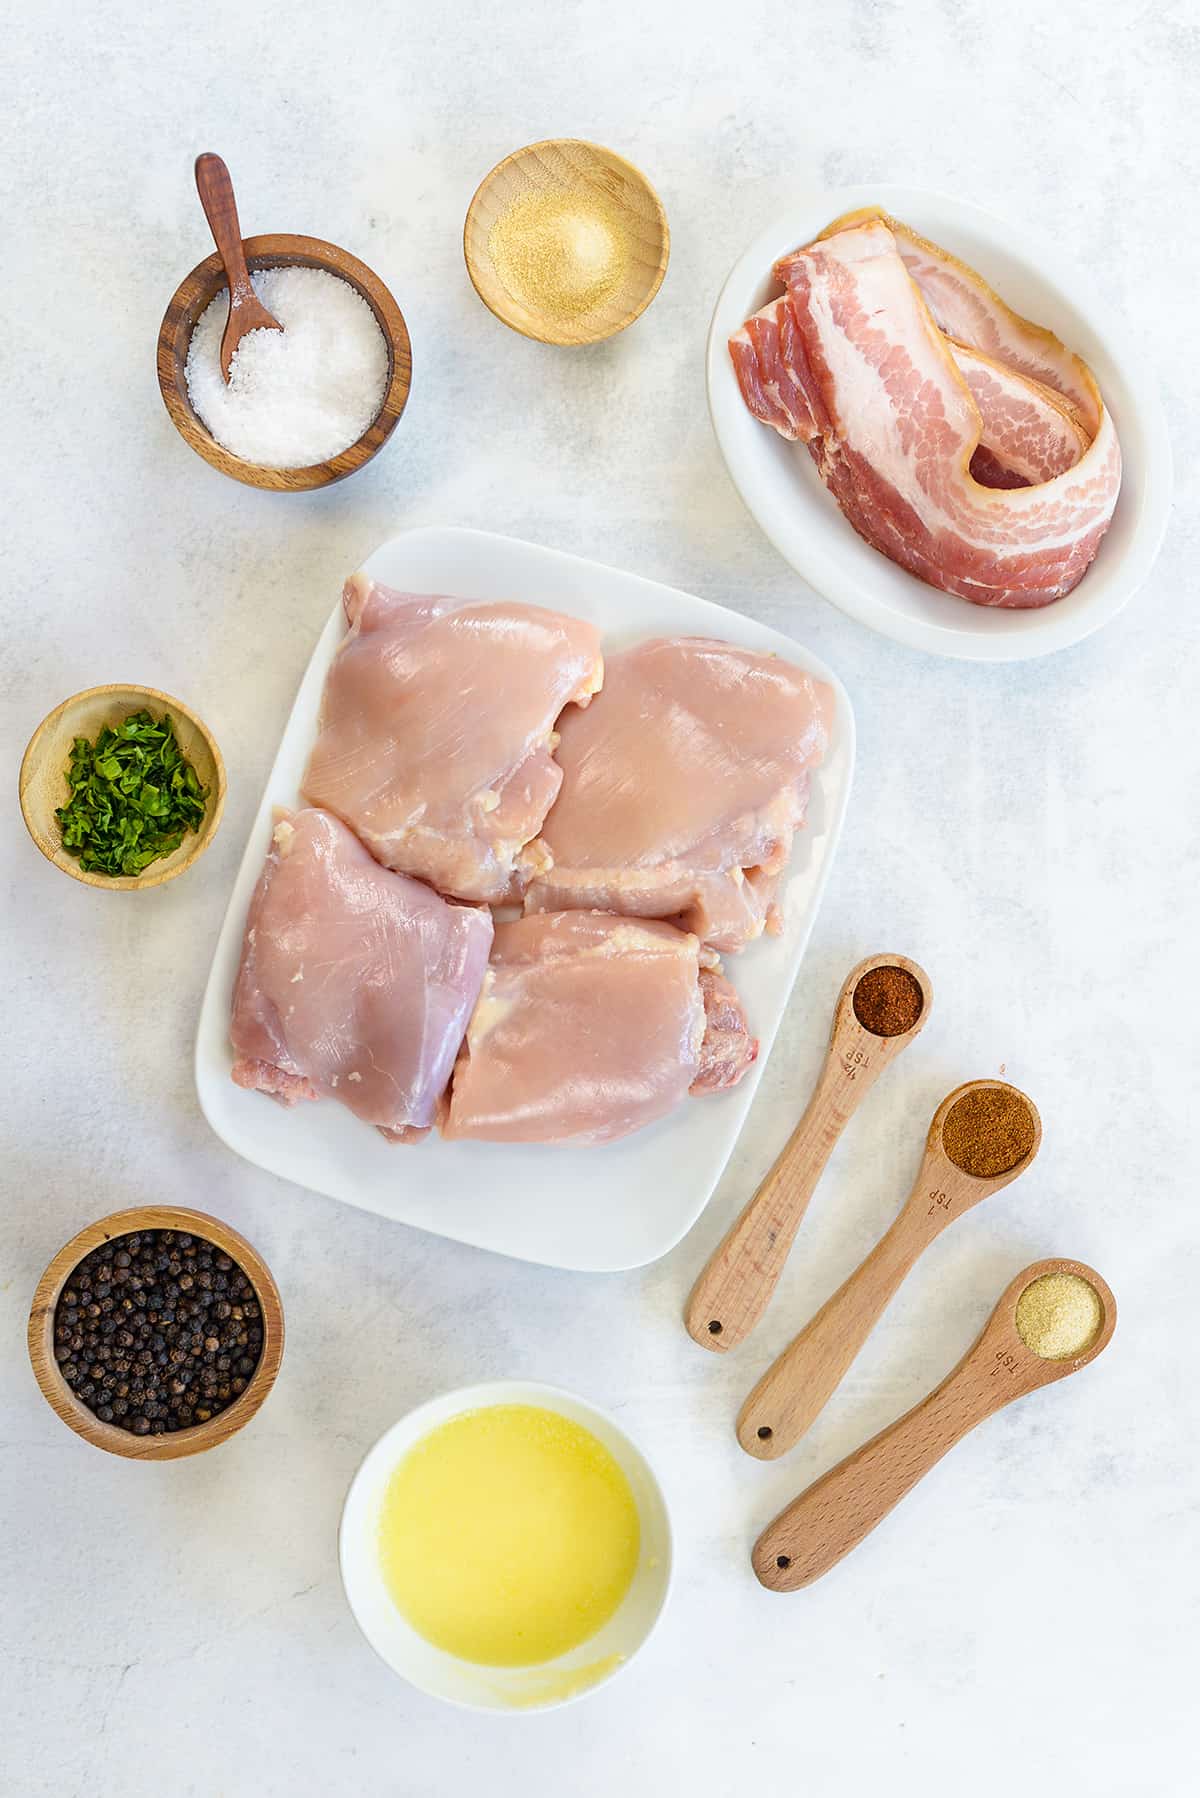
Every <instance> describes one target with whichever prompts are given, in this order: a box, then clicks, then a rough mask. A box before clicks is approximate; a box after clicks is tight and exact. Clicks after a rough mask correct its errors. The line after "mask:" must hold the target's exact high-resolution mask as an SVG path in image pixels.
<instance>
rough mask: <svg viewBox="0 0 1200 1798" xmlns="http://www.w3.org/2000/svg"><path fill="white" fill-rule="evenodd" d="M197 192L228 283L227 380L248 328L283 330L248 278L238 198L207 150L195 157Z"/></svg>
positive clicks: (224, 368) (224, 346) (218, 161)
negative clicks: (236, 351) (236, 198)
mask: <svg viewBox="0 0 1200 1798" xmlns="http://www.w3.org/2000/svg"><path fill="white" fill-rule="evenodd" d="M196 191H197V192H198V193H199V195H200V204H201V205H202V206H203V208H204V216H205V218H206V219H207V220H208V226H209V230H210V231H211V232H212V234H213V242H214V243H215V244H216V246H217V251H218V254H219V255H220V258H221V261H222V262H223V263H224V264H225V279H226V280H227V281H228V283H229V317H228V319H227V320H226V322H225V333H224V336H223V337H222V338H221V373H222V374H223V375H224V377H225V379H226V381H228V379H229V365H230V363H231V362H232V361H233V353H234V351H235V350H236V349H237V347H238V344H239V343H240V342H241V341H242V338H243V337H245V335H246V333H247V332H248V331H282V330H283V326H282V325H281V324H280V322H279V320H278V319H277V318H274V317H273V316H272V315H271V313H269V312H268V311H267V309H266V307H265V306H264V305H263V303H262V301H261V300H260V299H259V297H258V295H257V294H256V293H255V291H254V285H253V283H252V281H251V279H250V270H249V269H248V268H247V267H246V252H245V250H244V249H243V248H242V227H241V226H240V225H239V224H238V212H237V201H236V200H235V199H234V197H233V182H232V180H231V179H230V174H229V170H228V169H227V168H226V167H225V164H224V163H223V162H222V160H221V158H220V157H219V156H214V155H213V153H212V151H211V150H206V151H205V152H204V154H203V156H197V158H196Z"/></svg>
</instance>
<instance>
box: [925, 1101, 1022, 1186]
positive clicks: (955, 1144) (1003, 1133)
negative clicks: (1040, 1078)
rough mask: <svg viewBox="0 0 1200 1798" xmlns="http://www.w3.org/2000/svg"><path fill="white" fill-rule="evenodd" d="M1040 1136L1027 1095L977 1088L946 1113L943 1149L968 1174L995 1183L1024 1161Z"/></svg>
mask: <svg viewBox="0 0 1200 1798" xmlns="http://www.w3.org/2000/svg"><path fill="white" fill-rule="evenodd" d="M1036 1135H1037V1129H1036V1126H1035V1123H1034V1116H1033V1111H1032V1109H1031V1107H1030V1105H1029V1103H1028V1101H1027V1099H1026V1098H1025V1096H1024V1094H1023V1093H1019V1092H1017V1091H1016V1090H1015V1089H1014V1088H1013V1087H1011V1086H977V1087H974V1088H972V1090H971V1091H970V1092H966V1093H964V1094H963V1096H962V1098H961V1099H957V1100H956V1101H955V1103H954V1104H953V1105H952V1106H951V1107H950V1109H949V1111H948V1112H947V1113H946V1119H945V1122H944V1123H943V1125H942V1147H943V1148H944V1149H945V1151H946V1153H947V1155H948V1156H949V1157H950V1159H951V1161H952V1162H953V1163H954V1165H955V1167H958V1168H961V1169H962V1171H963V1173H964V1174H971V1175H973V1176H974V1178H975V1179H977V1180H992V1179H994V1178H995V1177H996V1175H997V1174H1007V1173H1008V1172H1009V1171H1010V1169H1012V1168H1014V1167H1017V1166H1019V1165H1020V1163H1021V1162H1022V1161H1024V1159H1025V1157H1026V1156H1027V1155H1028V1153H1029V1151H1030V1150H1031V1149H1032V1147H1033V1144H1034V1138H1035V1137H1036Z"/></svg>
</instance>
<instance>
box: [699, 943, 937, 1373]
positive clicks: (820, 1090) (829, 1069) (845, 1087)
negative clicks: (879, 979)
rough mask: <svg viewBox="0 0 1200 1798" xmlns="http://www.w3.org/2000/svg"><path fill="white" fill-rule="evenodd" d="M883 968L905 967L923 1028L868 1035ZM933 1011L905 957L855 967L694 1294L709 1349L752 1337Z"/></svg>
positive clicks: (922, 980) (919, 973)
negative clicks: (876, 1100)
mask: <svg viewBox="0 0 1200 1798" xmlns="http://www.w3.org/2000/svg"><path fill="white" fill-rule="evenodd" d="M875 968H899V969H901V971H902V972H903V973H904V974H905V975H907V976H908V977H909V979H910V980H912V981H914V982H915V983H916V985H917V986H918V987H919V988H920V1001H921V1009H920V1012H919V1014H918V1016H917V1019H916V1022H915V1023H914V1024H912V1025H911V1027H910V1028H909V1029H908V1030H905V1031H902V1032H899V1033H897V1034H896V1035H894V1036H882V1035H877V1034H875V1033H874V1032H873V1031H871V1030H868V1029H867V1027H866V1025H865V1024H864V1023H862V1022H860V1020H859V1018H858V1016H857V1014H856V1011H855V995H856V993H857V990H858V986H859V983H860V982H861V981H862V980H863V979H864V978H865V976H866V975H868V974H870V973H871V972H872V971H873V970H874V969H875ZM932 1005H933V988H932V987H931V985H930V983H929V976H928V974H926V972H925V970H924V969H923V968H920V967H918V966H917V964H916V962H915V961H908V960H907V959H906V958H905V957H904V956H903V955H872V956H869V957H868V958H867V960H866V961H860V962H859V964H858V966H857V967H856V968H853V969H851V971H850V973H849V975H848V976H847V978H846V981H845V984H844V985H843V987H842V990H841V992H840V993H839V994H838V1001H837V1005H836V1006H835V1008H834V1013H833V1026H832V1029H831V1030H830V1034H829V1049H828V1051H827V1053H826V1056H825V1062H824V1065H823V1066H822V1068H821V1072H820V1075H819V1077H818V1079H817V1084H816V1087H815V1088H814V1090H813V1095H812V1098H811V1099H810V1100H809V1102H808V1109H807V1110H806V1111H805V1113H804V1116H803V1117H802V1118H801V1119H800V1122H799V1123H798V1124H797V1125H796V1128H795V1129H794V1130H793V1132H792V1134H791V1136H790V1138H789V1139H788V1142H787V1144H786V1145H785V1147H784V1149H783V1151H782V1153H781V1154H780V1156H779V1158H778V1160H777V1161H776V1163H775V1165H774V1167H773V1168H772V1169H771V1171H770V1173H769V1174H768V1175H767V1177H766V1179H765V1180H764V1181H763V1183H762V1185H761V1186H760V1187H759V1189H758V1191H757V1192H756V1193H755V1195H754V1197H753V1198H752V1199H751V1200H750V1203H749V1204H748V1205H747V1206H746V1208H745V1210H744V1211H743V1212H742V1214H741V1216H740V1217H739V1218H738V1220H737V1222H736V1223H735V1224H734V1225H733V1227H732V1229H731V1230H730V1231H729V1232H728V1234H727V1235H726V1237H725V1238H724V1240H723V1241H722V1242H721V1243H720V1244H719V1245H718V1247H717V1248H716V1249H715V1250H714V1251H713V1254H712V1255H711V1257H710V1258H709V1261H708V1264H707V1265H706V1267H705V1269H704V1271H703V1273H702V1274H701V1275H700V1278H699V1279H698V1280H697V1281H696V1284H695V1285H694V1286H693V1288H692V1291H691V1296H690V1297H689V1299H688V1302H687V1306H686V1308H685V1310H684V1323H685V1325H686V1327H687V1333H688V1335H689V1336H690V1337H691V1338H692V1340H693V1341H694V1342H698V1343H699V1344H700V1346H701V1348H708V1349H716V1350H718V1351H724V1350H725V1349H731V1348H736V1347H737V1345H738V1343H739V1342H744V1341H745V1339H746V1337H747V1336H748V1335H749V1334H750V1332H751V1330H752V1329H753V1328H754V1326H755V1324H756V1323H757V1322H758V1320H759V1318H760V1317H761V1316H762V1314H763V1312H764V1311H765V1310H766V1308H767V1306H768V1305H769V1303H770V1301H771V1295H772V1293H773V1292H774V1291H775V1287H776V1284H777V1283H778V1280H779V1276H780V1274H781V1273H782V1272H783V1267H784V1263H785V1262H786V1260H787V1257H788V1250H789V1249H790V1248H791V1246H792V1241H793V1239H794V1237H795V1234H796V1231H797V1230H798V1229H799V1227H800V1220H801V1219H802V1218H803V1216H804V1213H805V1211H806V1210H807V1209H808V1201H809V1200H810V1199H811V1198H812V1195H813V1193H814V1192H815V1191H816V1186H817V1181H818V1180H819V1179H820V1178H821V1175H822V1173H823V1172H824V1169H825V1163H826V1162H827V1161H828V1160H829V1157H830V1155H831V1153H832V1151H833V1146H834V1144H835V1143H836V1142H837V1139H838V1137H839V1136H840V1135H841V1134H842V1131H843V1130H844V1129H845V1127H846V1125H847V1124H848V1123H849V1121H850V1119H851V1118H852V1117H853V1116H854V1113H855V1112H856V1111H857V1110H858V1107H859V1106H860V1105H861V1103H862V1101H863V1100H864V1099H865V1098H866V1096H867V1094H868V1092H870V1090H871V1088H872V1086H873V1085H874V1084H875V1082H876V1080H878V1078H879V1076H880V1074H882V1072H883V1070H884V1068H886V1067H888V1066H889V1065H890V1063H892V1062H893V1061H895V1059H896V1057H897V1055H899V1054H900V1053H901V1051H902V1050H903V1049H906V1048H907V1047H908V1045H909V1043H911V1042H912V1040H913V1038H914V1037H916V1036H918V1035H919V1034H920V1032H921V1030H922V1029H923V1028H924V1025H925V1021H926V1019H927V1018H928V1016H929V1013H930V1009H931V1007H932ZM860 1006H861V1008H862V1009H864V1010H865V1009H866V1008H865V1006H862V1004H861V1001H860Z"/></svg>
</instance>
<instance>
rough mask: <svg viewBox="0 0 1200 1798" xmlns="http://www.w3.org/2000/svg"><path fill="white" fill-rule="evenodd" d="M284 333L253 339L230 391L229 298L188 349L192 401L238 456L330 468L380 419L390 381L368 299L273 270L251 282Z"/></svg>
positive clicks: (322, 275)
mask: <svg viewBox="0 0 1200 1798" xmlns="http://www.w3.org/2000/svg"><path fill="white" fill-rule="evenodd" d="M251 280H252V282H253V284H254V291H255V293H256V294H257V295H258V297H259V299H260V300H261V301H262V303H263V305H264V306H265V307H266V308H267V310H268V312H270V313H272V314H273V316H274V317H275V318H277V319H278V320H279V323H280V324H281V325H282V326H283V330H282V331H250V332H249V333H248V334H247V335H246V336H245V337H243V338H242V341H241V343H240V344H239V345H238V348H237V350H236V351H235V353H234V357H233V361H232V364H231V366H230V371H229V383H228V385H226V383H225V380H224V378H223V376H222V374H221V337H222V335H223V333H224V330H225V320H226V318H227V317H228V313H229V294H228V289H226V288H222V289H221V291H220V293H219V294H218V295H217V297H216V298H215V299H214V300H213V301H212V303H211V304H210V305H209V306H207V307H206V308H205V310H204V312H203V313H202V314H201V315H200V317H199V319H198V320H197V321H196V326H195V329H194V330H193V332H192V338H191V342H190V343H189V345H188V357H187V384H188V395H189V397H190V399H191V402H192V405H193V406H194V407H195V409H196V412H197V414H198V416H199V417H200V419H201V420H202V421H203V423H204V424H205V425H207V427H208V429H209V430H210V431H211V432H212V434H213V436H214V437H215V438H216V440H217V442H218V443H219V444H221V445H222V447H223V448H225V449H227V450H228V451H229V452H230V454H231V455H234V456H241V457H242V458H243V459H244V460H245V461H247V462H257V463H259V464H261V466H262V467H264V468H307V467H309V466H310V465H311V464H312V463H314V462H327V461H328V460H329V459H330V457H331V456H336V455H338V454H340V452H341V451H342V450H344V449H348V448H349V446H350V445H351V444H352V443H355V442H357V440H358V439H359V438H360V437H361V436H362V434H363V432H364V431H365V430H367V428H368V426H370V425H371V424H372V422H373V421H374V419H375V418H376V417H377V415H378V412H379V408H380V406H381V405H382V404H383V396H384V392H385V391H386V388H387V380H388V348H387V342H386V340H385V338H384V335H383V332H382V331H381V330H380V328H379V324H378V322H377V320H376V318H375V314H374V313H373V312H372V311H371V308H370V307H369V306H368V305H367V302H366V301H365V300H364V299H363V297H362V295H361V294H360V293H358V292H356V291H355V289H354V288H353V287H351V286H350V284H349V282H348V281H343V280H341V278H340V277H339V276H337V275H331V274H327V273H326V272H325V271H324V270H323V269H318V268H272V269H264V270H262V271H261V272H260V273H257V274H254V275H252V276H251Z"/></svg>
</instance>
